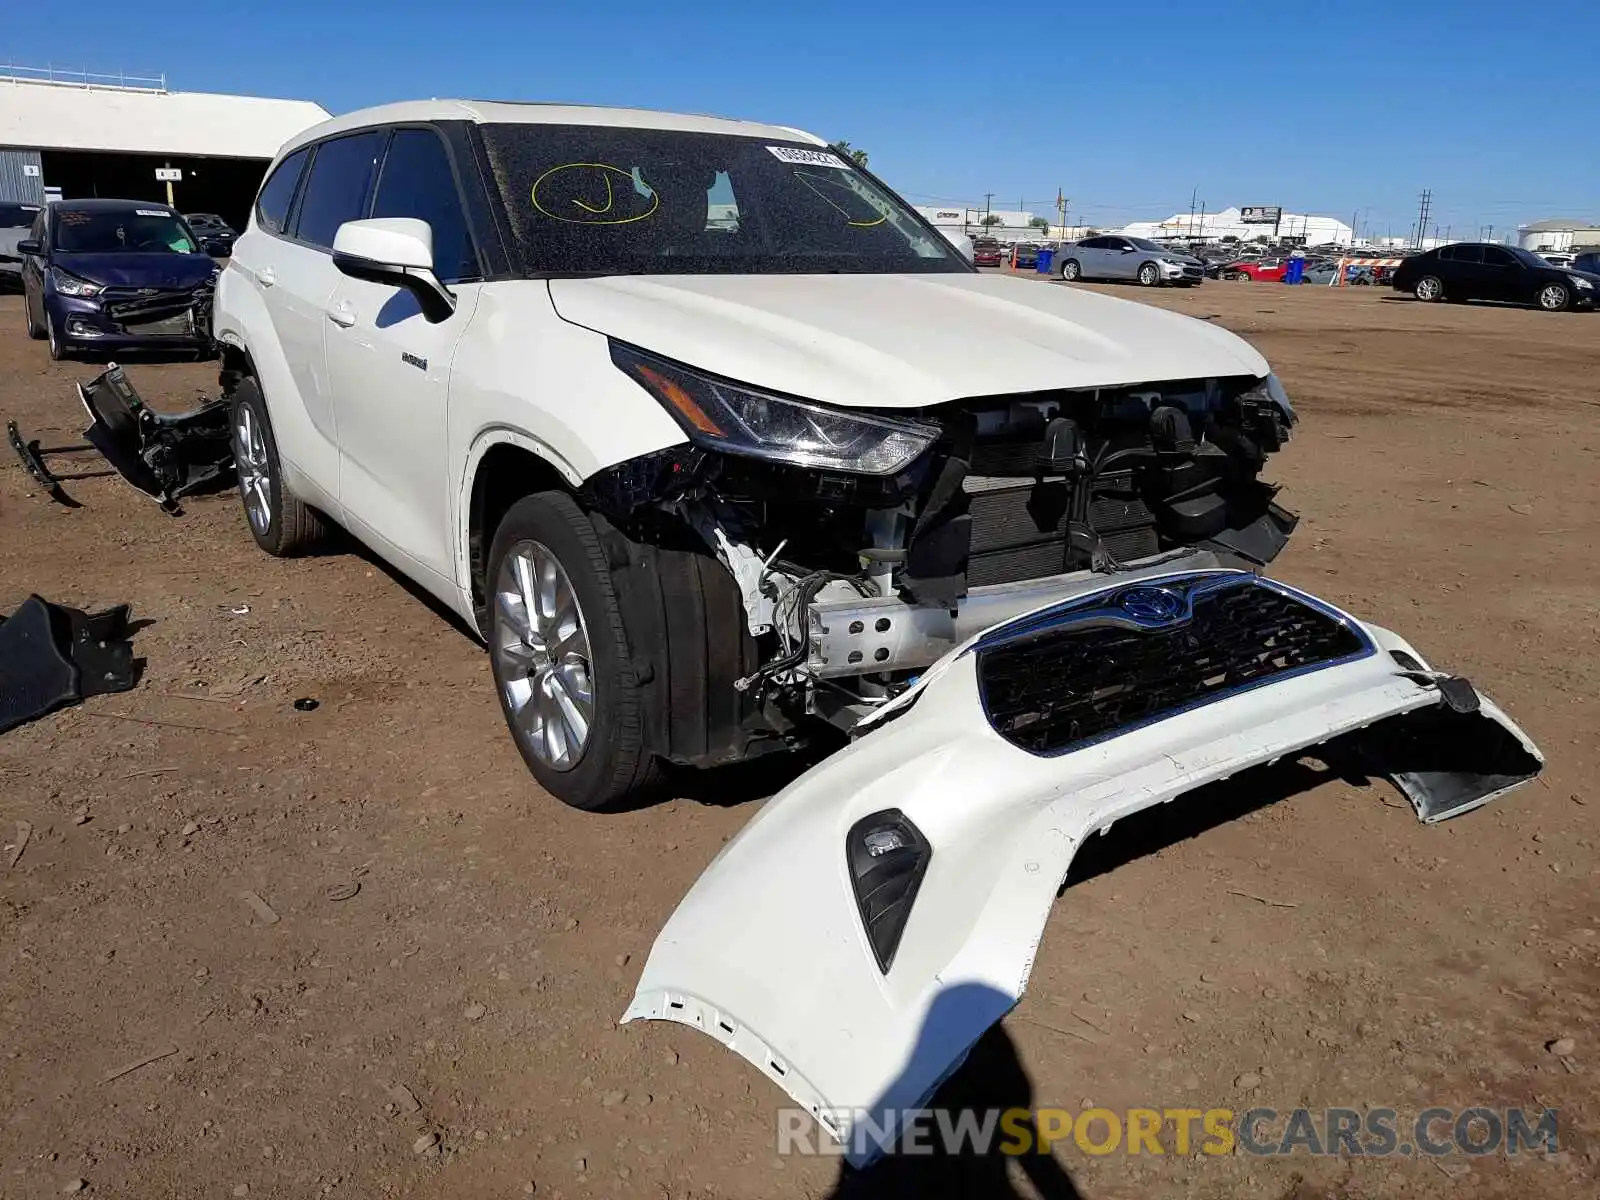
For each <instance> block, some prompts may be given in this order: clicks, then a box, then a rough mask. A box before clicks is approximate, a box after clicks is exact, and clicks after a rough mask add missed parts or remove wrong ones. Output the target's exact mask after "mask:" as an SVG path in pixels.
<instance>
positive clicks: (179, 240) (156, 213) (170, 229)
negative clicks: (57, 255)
mask: <svg viewBox="0 0 1600 1200" xmlns="http://www.w3.org/2000/svg"><path fill="white" fill-rule="evenodd" d="M55 248H56V249H57V250H59V251H61V252H63V253H66V254H113V253H148V254H194V253H196V246H195V240H194V235H193V234H192V233H190V231H189V227H188V226H187V225H185V224H184V223H183V221H182V220H180V219H179V217H178V214H177V213H174V212H168V211H167V210H166V209H161V208H115V209H104V208H101V209H93V208H62V207H60V206H57V207H56V210H55Z"/></svg>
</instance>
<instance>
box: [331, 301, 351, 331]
mask: <svg viewBox="0 0 1600 1200" xmlns="http://www.w3.org/2000/svg"><path fill="white" fill-rule="evenodd" d="M328 320H330V321H332V322H333V323H334V324H335V325H337V326H339V327H340V328H341V329H349V328H350V326H352V325H354V324H355V323H356V310H355V309H353V308H351V307H350V303H349V301H347V300H341V301H339V303H337V304H335V305H334V306H333V307H332V308H330V309H329V310H328Z"/></svg>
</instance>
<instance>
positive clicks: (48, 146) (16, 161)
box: [0, 68, 329, 228]
mask: <svg viewBox="0 0 1600 1200" xmlns="http://www.w3.org/2000/svg"><path fill="white" fill-rule="evenodd" d="M328 116H329V114H328V112H327V110H326V109H324V108H323V107H322V106H321V105H319V104H313V103H311V102H310V101H307V100H274V99H266V98H263V97H257V96H228V95H219V94H214V93H209V92H175V91H170V90H168V88H167V84H166V80H165V78H159V77H158V78H133V77H128V76H120V75H118V76H107V75H84V74H76V75H66V74H63V73H61V72H59V71H50V70H31V69H28V68H5V69H3V70H0V200H19V201H23V202H25V203H33V204H39V203H42V202H43V201H44V200H45V199H46V198H57V197H59V198H63V199H69V200H71V199H80V198H83V197H90V196H109V197H117V198H122V199H130V200H165V199H167V197H168V194H169V193H168V190H167V189H168V184H169V182H170V184H171V189H172V190H171V196H172V200H173V202H174V203H175V204H177V205H178V207H179V208H181V209H182V210H184V211H185V212H214V213H220V214H221V215H222V216H223V217H224V218H226V219H227V220H228V221H229V222H230V223H231V224H233V225H234V226H235V227H236V228H239V227H242V225H243V221H244V218H245V215H246V213H248V211H249V207H250V203H251V201H252V200H253V199H254V196H255V193H256V189H257V187H258V186H259V185H260V183H261V177H262V175H263V174H264V173H265V171H266V168H267V164H268V163H269V162H270V161H271V160H272V158H273V157H274V156H275V155H276V154H277V152H278V147H279V146H281V145H283V143H284V142H285V141H287V140H288V139H289V138H291V137H293V136H294V135H295V134H297V133H299V132H301V131H302V130H303V129H306V128H307V127H309V126H311V125H315V124H317V123H318V122H319V121H325V120H327V119H328ZM157 170H160V171H161V172H162V177H161V178H157V174H156V172H157ZM174 173H176V176H177V177H176V179H175V180H174V178H173V177H174Z"/></svg>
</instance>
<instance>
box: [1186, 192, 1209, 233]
mask: <svg viewBox="0 0 1600 1200" xmlns="http://www.w3.org/2000/svg"><path fill="white" fill-rule="evenodd" d="M1189 240H1190V241H1193V240H1194V238H1193V236H1191V237H1190V239H1189ZM1200 240H1201V241H1202V242H1203V241H1205V240H1206V202H1205V201H1204V200H1202V201H1200Z"/></svg>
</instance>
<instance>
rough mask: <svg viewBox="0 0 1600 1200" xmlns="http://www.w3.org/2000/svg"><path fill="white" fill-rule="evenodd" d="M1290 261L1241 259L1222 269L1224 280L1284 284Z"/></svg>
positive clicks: (1279, 259)
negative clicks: (1285, 272) (1284, 276)
mask: <svg viewBox="0 0 1600 1200" xmlns="http://www.w3.org/2000/svg"><path fill="white" fill-rule="evenodd" d="M1288 265H1289V264H1288V260H1287V259H1282V258H1262V259H1250V258H1246V259H1241V260H1240V261H1239V262H1234V263H1229V264H1228V265H1227V266H1226V267H1224V268H1223V269H1222V277H1223V278H1224V279H1248V280H1251V281H1252V282H1255V283H1282V282H1283V273H1284V271H1285V270H1286V269H1287V268H1288Z"/></svg>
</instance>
